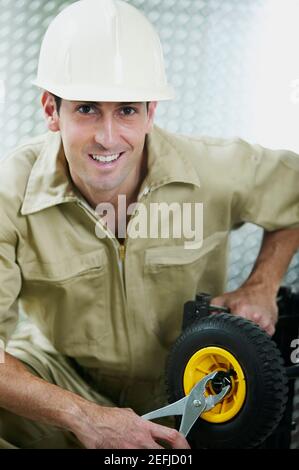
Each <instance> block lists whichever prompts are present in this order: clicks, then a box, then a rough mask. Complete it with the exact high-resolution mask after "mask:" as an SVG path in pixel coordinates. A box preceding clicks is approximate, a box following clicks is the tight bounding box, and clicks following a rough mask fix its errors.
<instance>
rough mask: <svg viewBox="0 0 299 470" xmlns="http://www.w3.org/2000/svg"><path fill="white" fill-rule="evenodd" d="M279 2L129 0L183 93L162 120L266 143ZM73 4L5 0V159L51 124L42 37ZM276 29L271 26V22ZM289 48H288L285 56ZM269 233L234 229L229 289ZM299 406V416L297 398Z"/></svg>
mask: <svg viewBox="0 0 299 470" xmlns="http://www.w3.org/2000/svg"><path fill="white" fill-rule="evenodd" d="M273 2H274V0H271V2H269V0H146V1H145V0H129V3H131V4H133V5H135V6H137V7H139V8H140V9H141V10H142V11H143V12H144V13H145V15H146V16H147V17H148V18H149V19H150V20H151V21H152V23H153V24H154V25H155V26H156V28H157V30H158V31H159V33H160V37H161V40H162V45H163V49H164V53H165V59H166V65H167V72H168V76H169V79H170V82H171V83H172V84H173V86H174V87H175V89H176V92H177V99H176V101H175V102H172V103H163V104H161V105H160V107H159V110H158V117H157V123H158V124H159V125H161V126H163V127H165V128H167V129H168V130H170V131H174V132H180V133H186V134H190V135H194V134H197V135H198V134H209V135H214V136H222V137H229V136H232V135H238V136H241V137H243V138H245V139H247V140H250V141H257V140H258V141H259V142H260V143H264V142H261V140H260V138H262V137H263V136H264V134H263V123H265V119H264V120H262V121H261V122H260V121H258V119H257V116H263V113H259V112H257V109H258V108H257V106H259V105H260V106H262V103H257V101H256V97H257V96H258V94H257V86H258V83H259V76H261V75H259V73H261V71H260V69H258V67H260V64H263V63H264V64H266V65H267V58H268V56H267V54H266V55H265V57H261V50H263V48H262V44H261V37H262V36H261V35H260V33H261V31H264V30H265V25H269V19H270V17H269V15H270V13H269V12H270V10H269V6H270V3H271V7H270V9H271V8H272V10H271V11H272V12H273V6H275V5H274V3H273ZM278 2H279V0H278ZM288 2H289V3H288ZM70 3H72V2H71V1H59V0H50V1H45V0H13V1H11V0H0V138H1V144H2V149H1V156H0V158H1V157H2V156H3V155H5V154H6V153H7V152H8V151H9V150H10V149H11V148H12V147H14V146H15V145H16V144H17V143H19V142H20V141H22V140H24V139H26V137H28V136H29V135H37V134H39V133H41V132H44V130H45V125H44V122H43V117H42V113H41V110H40V107H39V91H38V90H36V89H35V88H34V87H33V86H32V85H31V80H32V79H33V78H34V76H35V71H36V66H37V59H38V52H39V47H40V42H41V40H42V37H43V34H44V32H45V30H46V28H47V26H48V24H49V22H50V21H51V19H52V18H53V17H54V16H55V15H56V14H57V13H58V12H59V11H60V10H61V9H62V8H64V7H65V6H66V5H68V4H70ZM276 4H277V2H276ZM284 5H285V10H287V8H288V6H289V7H291V6H292V5H291V0H286V1H285V2H284ZM290 16H292V15H291V14H290ZM286 30H287V25H286ZM269 31H270V33H271V29H270V30H269ZM273 39H274V38H273ZM268 40H269V38H268ZM270 42H271V37H270ZM289 53H290V51H282V55H284V54H285V55H287V54H289ZM257 57H259V58H260V62H259V63H258V62H257ZM268 67H271V64H269V65H268ZM262 70H263V69H262ZM296 70H297V69H296V68H295V69H294V70H293V73H295V72H296ZM298 76H299V67H298V75H297V76H292V77H289V78H290V79H291V78H294V79H295V78H297V77H298ZM266 88H267V87H266ZM266 88H265V94H266V93H267V92H266ZM272 104H273V103H272ZM276 111H277V110H276ZM276 114H279V109H278V112H277V113H276ZM285 118H287V116H286V117H285ZM257 123H258V125H257ZM265 124H266V123H265ZM276 125H277V123H276ZM285 127H287V126H285ZM288 128H290V126H289V127H288ZM280 130H281V131H282V127H280ZM266 134H267V133H266V129H265V136H266V137H265V140H266V143H267V144H268V145H269V146H275V144H277V142H278V143H280V141H277V137H276V136H277V132H275V129H274V132H272V134H271V133H270V138H269V136H268V134H267V135H266ZM267 138H268V140H267ZM275 138H276V140H275ZM294 142H296V140H295V139H293V140H292V139H291V138H290V136H289V135H286V138H285V140H283V141H282V143H283V146H285V147H288V146H290V148H292V149H293V150H295V151H299V142H298V144H297V145H298V147H297V148H295V147H296V144H294ZM276 146H277V145H276ZM261 237H262V233H261V231H260V230H259V229H257V228H256V227H254V226H251V225H246V226H244V227H242V228H241V229H240V230H238V231H236V232H234V233H233V234H232V237H231V254H230V270H229V283H228V289H234V288H236V287H238V286H239V285H240V284H241V283H242V281H243V280H244V279H246V277H247V276H248V274H249V273H250V270H251V267H252V264H253V262H254V259H255V257H256V255H257V253H258V250H259V246H260V241H261ZM285 283H286V284H287V285H292V286H294V288H296V289H299V256H298V255H297V256H295V257H294V259H293V261H292V263H291V266H290V268H289V271H288V274H287V276H286V279H285ZM295 336H296V333H294V337H295ZM297 401H298V400H297ZM296 407H297V408H298V410H297V411H296V413H297V414H298V415H299V405H298V403H297V402H296ZM296 446H298V447H299V434H297V436H294V443H293V447H296Z"/></svg>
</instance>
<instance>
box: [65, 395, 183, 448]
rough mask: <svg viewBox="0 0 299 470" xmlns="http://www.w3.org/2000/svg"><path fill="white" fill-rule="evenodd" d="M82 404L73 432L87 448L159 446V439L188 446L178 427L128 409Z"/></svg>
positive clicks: (161, 444)
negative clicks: (169, 426)
mask: <svg viewBox="0 0 299 470" xmlns="http://www.w3.org/2000/svg"><path fill="white" fill-rule="evenodd" d="M85 405H86V406H85ZM85 405H84V409H83V417H82V420H81V421H80V423H78V422H77V423H76V426H75V429H73V432H74V434H75V435H76V436H77V438H78V439H79V440H80V442H82V444H83V445H84V447H86V448H87V449H163V448H164V447H163V443H165V444H167V447H168V448H169V447H171V448H172V449H190V446H189V444H188V442H187V441H186V439H185V438H184V436H183V435H182V434H180V433H179V432H178V431H176V430H175V429H171V428H168V427H165V426H161V425H160V424H156V423H153V422H151V421H147V420H145V419H143V418H141V417H140V416H138V415H137V414H136V413H134V411H132V410H131V409H128V408H111V407H103V406H99V405H96V404H94V403H90V402H88V404H85Z"/></svg>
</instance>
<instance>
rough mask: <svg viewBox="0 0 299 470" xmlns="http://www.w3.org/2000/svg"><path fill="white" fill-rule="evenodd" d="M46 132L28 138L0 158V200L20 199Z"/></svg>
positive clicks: (41, 147) (43, 143) (44, 139)
mask: <svg viewBox="0 0 299 470" xmlns="http://www.w3.org/2000/svg"><path fill="white" fill-rule="evenodd" d="M47 135H48V134H47V133H45V134H42V135H39V136H37V137H34V138H32V139H28V140H27V141H26V142H24V143H22V144H20V145H18V146H17V147H15V148H14V149H13V150H11V151H10V152H9V153H8V154H7V155H6V156H5V157H4V158H3V159H2V160H0V198H1V200H2V201H3V200H7V199H8V200H12V199H13V200H16V199H22V198H23V195H24V193H25V190H26V187H27V183H28V179H29V176H30V173H31V170H32V167H33V165H34V163H35V161H36V159H37V158H38V156H39V155H40V153H41V152H42V150H43V148H44V146H45V142H46V138H47Z"/></svg>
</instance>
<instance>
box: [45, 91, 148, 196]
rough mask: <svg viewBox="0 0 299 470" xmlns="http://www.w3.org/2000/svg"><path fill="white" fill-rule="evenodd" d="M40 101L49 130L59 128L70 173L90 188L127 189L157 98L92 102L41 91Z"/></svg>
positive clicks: (136, 171) (136, 172)
mask: <svg viewBox="0 0 299 470" xmlns="http://www.w3.org/2000/svg"><path fill="white" fill-rule="evenodd" d="M42 102H43V106H44V110H45V113H46V116H47V119H48V127H49V129H51V130H52V131H58V130H59V131H60V132H61V136H62V141H63V146H64V151H65V156H66V159H67V161H68V164H69V169H70V174H71V176H72V179H73V181H74V183H75V184H76V185H77V186H78V187H79V189H82V188H84V189H85V190H87V191H88V192H89V193H92V192H97V193H98V192H102V191H112V192H113V193H115V192H121V190H122V189H130V188H127V186H130V182H131V181H134V178H138V177H139V174H140V168H141V165H142V160H143V157H144V144H145V137H146V134H147V133H148V132H150V130H151V128H152V124H153V119H154V113H155V108H156V103H155V102H151V103H149V106H148V109H147V105H146V103H110V102H103V103H96V102H81V101H80V102H79V101H67V100H62V103H61V108H60V111H59V114H58V113H57V112H56V105H55V101H54V97H53V96H52V95H50V94H49V93H47V92H45V93H44V95H43V99H42Z"/></svg>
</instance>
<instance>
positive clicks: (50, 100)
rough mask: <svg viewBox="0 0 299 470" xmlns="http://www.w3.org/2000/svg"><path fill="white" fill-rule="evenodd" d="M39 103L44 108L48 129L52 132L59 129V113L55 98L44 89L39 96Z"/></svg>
mask: <svg viewBox="0 0 299 470" xmlns="http://www.w3.org/2000/svg"><path fill="white" fill-rule="evenodd" d="M41 103H42V107H43V110H44V116H45V118H46V122H47V126H48V129H49V130H50V131H52V132H57V131H59V130H60V127H59V115H58V112H57V108H56V103H55V98H54V96H53V95H51V93H49V92H48V91H44V93H43V94H42V97H41Z"/></svg>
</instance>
